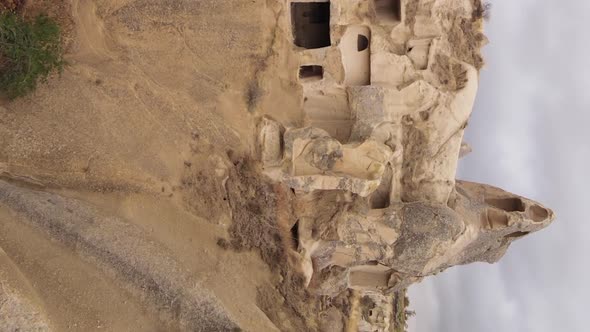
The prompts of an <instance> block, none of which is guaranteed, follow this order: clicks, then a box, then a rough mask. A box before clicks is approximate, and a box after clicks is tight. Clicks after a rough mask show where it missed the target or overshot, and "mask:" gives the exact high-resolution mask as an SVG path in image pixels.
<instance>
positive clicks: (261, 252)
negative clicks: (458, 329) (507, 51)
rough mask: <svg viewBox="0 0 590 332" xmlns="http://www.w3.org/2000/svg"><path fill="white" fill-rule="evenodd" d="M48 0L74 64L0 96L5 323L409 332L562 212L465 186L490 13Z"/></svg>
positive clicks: (315, 2)
mask: <svg viewBox="0 0 590 332" xmlns="http://www.w3.org/2000/svg"><path fill="white" fill-rule="evenodd" d="M55 2H56V7H55V8H53V7H52V8H53V10H52V11H50V13H55V12H56V11H57V12H59V13H60V14H61V15H63V16H64V17H61V18H60V19H61V20H62V22H65V24H66V25H67V29H66V31H67V35H66V36H65V37H66V41H67V45H68V48H67V50H68V52H67V59H68V62H69V66H68V67H66V69H65V71H64V73H63V75H62V77H60V78H52V79H51V80H50V82H49V83H48V84H47V85H42V86H40V87H39V90H38V91H37V92H36V93H35V94H34V95H33V96H30V97H27V98H23V99H19V100H16V101H13V102H7V103H4V102H3V101H0V103H2V105H1V106H0V331H14V330H19V329H20V330H37V331H62V330H84V331H101V330H112V331H126V330H141V331H162V330H166V331H176V330H179V331H239V330H243V331H275V330H281V331H338V332H339V331H371V332H374V331H396V332H397V331H400V330H403V328H404V326H403V322H402V321H399V320H398V319H397V318H398V317H399V316H400V315H401V316H403V314H404V312H403V310H404V308H400V305H399V303H400V298H401V303H403V302H404V300H403V296H402V297H400V296H399V295H400V294H401V293H403V290H404V289H405V288H406V287H408V286H409V285H411V284H413V283H416V282H419V281H420V280H422V279H423V278H425V277H428V276H431V275H434V274H437V273H439V272H441V271H443V270H445V269H446V268H449V267H451V266H455V265H460V264H469V263H472V262H490V263H492V262H496V261H498V260H499V259H500V258H501V257H502V256H503V254H504V253H505V252H506V250H507V249H508V247H509V246H510V244H511V243H512V241H514V240H516V239H519V238H521V237H523V236H526V235H527V234H529V233H532V232H535V231H538V230H541V229H542V228H544V227H547V226H548V225H549V224H550V223H551V222H552V220H553V219H554V214H553V212H552V211H551V210H550V209H548V208H546V207H544V206H543V205H541V204H540V203H537V202H534V201H532V200H530V199H527V198H524V197H520V196H518V195H514V194H511V193H508V192H505V191H503V190H501V189H498V188H495V187H492V186H488V185H483V184H477V183H471V182H465V181H460V180H456V179H455V177H456V169H457V164H458V160H459V158H460V157H462V156H464V155H466V154H467V153H469V151H470V150H471V148H470V147H469V145H468V144H467V143H465V142H463V133H464V130H465V128H466V127H467V125H468V121H469V117H470V114H471V112H472V109H473V104H474V101H475V98H476V94H477V90H478V79H479V70H480V69H481V67H482V66H483V59H482V56H481V53H480V51H481V48H482V47H483V46H484V44H485V43H486V42H487V40H486V38H485V36H484V35H483V22H482V19H483V16H484V13H483V8H484V7H483V5H482V3H481V1H479V0H370V1H367V0H332V1H327V0H298V1H295V0H253V1H244V0H202V1H190V0H178V1H160V0H136V1H131V0H120V1H107V0H97V1H80V0H59V1H58V0H56V1H55ZM32 3H35V2H32ZM39 3H40V2H39ZM57 3H59V5H57ZM70 16H71V17H70Z"/></svg>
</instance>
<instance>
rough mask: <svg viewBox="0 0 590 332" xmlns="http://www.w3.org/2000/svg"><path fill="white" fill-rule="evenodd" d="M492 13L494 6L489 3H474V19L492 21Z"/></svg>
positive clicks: (478, 0)
mask: <svg viewBox="0 0 590 332" xmlns="http://www.w3.org/2000/svg"><path fill="white" fill-rule="evenodd" d="M491 11H492V4H491V3H489V2H482V1H481V0H476V1H475V3H474V10H473V17H474V18H475V19H484V20H486V21H487V20H489V19H490V13H491Z"/></svg>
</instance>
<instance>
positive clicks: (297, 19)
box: [291, 2, 331, 49]
mask: <svg viewBox="0 0 590 332" xmlns="http://www.w3.org/2000/svg"><path fill="white" fill-rule="evenodd" d="M291 22H292V25H293V37H294V39H295V45H297V46H299V47H303V48H307V49H313V48H322V47H328V46H330V44H331V42H330V3H329V2H293V3H291Z"/></svg>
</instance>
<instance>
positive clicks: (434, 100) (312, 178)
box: [259, 0, 554, 331]
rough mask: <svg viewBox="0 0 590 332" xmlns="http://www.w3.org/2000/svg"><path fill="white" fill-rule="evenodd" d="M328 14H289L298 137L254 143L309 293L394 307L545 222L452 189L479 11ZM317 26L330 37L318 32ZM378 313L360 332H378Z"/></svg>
mask: <svg viewBox="0 0 590 332" xmlns="http://www.w3.org/2000/svg"><path fill="white" fill-rule="evenodd" d="M323 5H326V6H327V2H320V3H307V2H292V3H291V6H292V8H291V10H292V11H291V12H292V16H291V22H292V25H293V27H294V34H295V44H296V46H303V48H304V49H302V48H294V50H293V55H292V56H294V57H296V58H298V59H299V63H300V64H301V65H302V67H301V69H300V73H299V84H300V85H301V87H302V92H303V93H302V95H303V104H302V112H303V114H304V116H303V123H302V124H301V125H302V126H303V127H299V126H297V125H293V124H291V123H285V122H280V121H273V120H272V119H271V118H268V117H265V118H264V119H263V120H262V123H263V125H262V129H261V132H269V131H272V132H274V133H275V136H274V139H272V140H259V145H260V149H261V151H262V154H261V155H262V159H261V161H262V164H263V168H264V172H265V173H266V174H267V175H268V176H269V177H271V178H272V179H273V180H274V181H277V182H282V183H285V184H287V185H288V186H289V187H291V188H292V189H293V190H295V192H296V196H297V200H298V204H297V205H296V206H297V209H296V210H295V213H296V216H297V224H296V225H295V226H294V227H295V228H296V232H297V239H298V243H297V246H296V248H295V250H296V251H297V252H298V253H299V254H300V256H301V258H302V261H301V269H302V270H303V271H304V273H305V277H306V281H307V287H309V289H311V290H312V291H313V292H315V293H317V294H321V295H323V296H328V297H336V296H338V294H342V293H343V292H345V291H346V290H349V289H352V290H357V291H360V294H361V296H369V297H370V298H371V299H372V303H374V301H373V300H378V302H379V301H381V302H383V303H393V300H392V299H391V298H390V297H391V295H388V294H393V292H396V291H399V290H402V289H404V288H406V287H408V286H409V285H411V284H412V283H415V282H418V281H420V280H421V279H422V278H424V277H426V276H429V275H433V274H436V273H439V272H441V271H443V270H445V269H446V268H448V267H451V266H455V265H461V264H468V263H471V262H477V261H484V262H489V263H493V262H496V261H498V260H499V259H500V258H501V257H502V256H503V254H504V253H505V251H506V249H507V248H508V246H509V245H510V243H511V242H512V241H513V240H515V239H518V238H521V237H523V236H525V235H526V234H529V233H530V232H534V231H538V230H540V229H542V228H544V227H546V226H548V225H549V224H550V223H551V221H552V220H553V218H554V216H553V213H552V212H551V211H550V210H548V209H547V208H545V207H543V206H541V205H540V204H539V203H536V202H533V201H530V200H528V199H525V198H522V197H519V196H516V195H513V194H510V193H507V192H504V191H502V190H500V189H497V188H494V187H491V186H486V185H481V184H475V183H468V182H461V181H455V172H456V167H457V160H458V159H459V158H460V157H462V156H464V155H465V154H467V153H469V152H470V150H471V148H470V147H469V146H468V145H466V144H464V143H462V139H463V132H464V130H465V128H466V126H467V122H468V119H469V115H470V114H471V111H472V108H473V104H474V102H475V95H476V92H477V87H478V76H479V73H478V71H479V69H480V66H481V62H480V60H479V58H478V57H480V56H479V48H480V47H481V46H482V45H483V43H484V40H485V37H483V35H480V33H481V32H480V31H478V29H480V28H481V17H480V16H478V13H480V6H481V3H480V2H478V1H375V2H368V3H367V2H365V1H354V0H351V1H346V2H334V3H331V7H330V11H329V13H328V11H327V9H325V8H324V6H323ZM298 7H305V9H302V8H301V9H300V8H298ZM303 10H306V11H305V13H306V14H307V15H300V11H303ZM322 15H324V16H328V15H329V31H330V32H328V31H324V30H321V29H320V28H318V27H317V26H316V25H317V24H319V23H321V22H319V21H317V20H316V19H317V17H320V16H322ZM316 16H317V17H316ZM324 18H326V17H324ZM306 19H308V20H309V21H305V20H306ZM326 19H327V18H326ZM302 21H303V23H302ZM318 22H319V23H318ZM457 22H460V23H459V24H461V28H462V29H464V30H463V31H462V33H463V35H462V36H461V38H462V41H461V42H458V41H457V40H456V39H455V38H456V37H457V36H456V35H455V32H454V31H453V30H454V29H456V26H455V24H457ZM306 23H307V24H309V25H310V26H311V27H310V28H309V29H312V30H313V31H314V33H316V34H321V33H326V37H325V44H323V45H322V48H319V49H318V47H315V46H317V45H316V44H315V43H314V44H313V46H309V45H308V46H306V45H302V44H299V43H298V41H301V40H305V38H306V37H309V38H312V37H313V38H316V39H313V40H314V42H317V41H318V40H317V38H318V37H317V36H316V35H314V36H312V35H311V34H309V35H306V32H307V31H306V30H305V24H306ZM466 27H467V29H468V30H466ZM328 34H329V35H328ZM469 38H475V39H476V40H469ZM353 41H355V42H354V43H353ZM470 43H471V44H470ZM470 47H471V48H470ZM461 48H464V49H461ZM465 53H470V54H469V55H470V56H469V57H465ZM334 61H336V62H337V63H338V62H339V65H335V64H334ZM304 73H305V75H304ZM313 77H315V78H316V79H310V78H313ZM276 128H281V130H278V129H276ZM283 131H284V134H282V135H281V134H280V132H283ZM277 151H282V153H277ZM270 154H272V155H273V158H272V160H269V158H267V156H268V155H270ZM326 210H327V211H329V212H326ZM388 297H389V298H388ZM386 312H387V313H385V314H383V313H382V315H381V316H380V319H378V320H377V321H375V320H374V319H369V318H367V317H365V318H363V319H361V321H359V322H358V326H356V328H358V329H359V330H363V331H364V330H366V331H387V330H388V329H389V328H390V326H389V325H388V323H387V322H389V321H392V319H391V315H392V311H391V310H386Z"/></svg>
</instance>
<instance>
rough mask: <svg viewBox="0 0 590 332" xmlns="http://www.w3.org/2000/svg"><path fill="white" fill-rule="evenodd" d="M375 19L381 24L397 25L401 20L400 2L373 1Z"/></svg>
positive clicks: (397, 0)
mask: <svg viewBox="0 0 590 332" xmlns="http://www.w3.org/2000/svg"><path fill="white" fill-rule="evenodd" d="M374 1H375V12H376V13H377V18H378V19H379V21H381V22H382V23H390V24H391V23H399V22H400V21H401V19H402V3H401V0H374Z"/></svg>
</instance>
